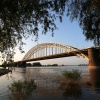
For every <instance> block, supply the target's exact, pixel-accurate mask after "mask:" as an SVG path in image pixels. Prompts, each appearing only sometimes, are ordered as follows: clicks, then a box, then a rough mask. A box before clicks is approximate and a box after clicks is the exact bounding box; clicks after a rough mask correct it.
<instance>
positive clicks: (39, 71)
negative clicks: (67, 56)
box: [0, 66, 100, 100]
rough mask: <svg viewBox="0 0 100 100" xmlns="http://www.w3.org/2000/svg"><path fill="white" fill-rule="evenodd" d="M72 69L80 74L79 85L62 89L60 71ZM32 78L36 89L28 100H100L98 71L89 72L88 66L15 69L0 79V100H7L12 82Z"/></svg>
mask: <svg viewBox="0 0 100 100" xmlns="http://www.w3.org/2000/svg"><path fill="white" fill-rule="evenodd" d="M72 69H78V70H79V71H81V72H82V79H81V85H80V86H79V87H77V88H76V87H73V88H68V87H67V88H62V85H61V84H60V83H61V82H60V80H61V78H62V71H63V70H72ZM33 78H34V79H35V84H36V85H37V88H36V90H35V91H34V92H33V94H32V97H31V98H30V99H29V100H89V99H90V100H100V71H99V70H89V69H88V66H55V67H27V68H15V70H13V71H12V73H9V74H7V75H3V76H1V77H0V100H9V90H8V86H10V84H11V83H12V82H13V81H14V80H30V79H33Z"/></svg>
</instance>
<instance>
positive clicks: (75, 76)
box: [61, 69, 81, 86]
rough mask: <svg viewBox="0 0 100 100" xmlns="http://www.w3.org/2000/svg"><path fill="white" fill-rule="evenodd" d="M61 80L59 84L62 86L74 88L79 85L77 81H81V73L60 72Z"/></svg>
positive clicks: (75, 71) (76, 71)
mask: <svg viewBox="0 0 100 100" xmlns="http://www.w3.org/2000/svg"><path fill="white" fill-rule="evenodd" d="M62 75H63V78H62V79H61V84H62V85H63V86H64V85H69V86H76V85H78V84H79V81H80V79H81V71H79V70H74V69H73V70H72V71H67V70H64V71H63V72H62Z"/></svg>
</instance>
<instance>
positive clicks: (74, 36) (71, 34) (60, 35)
mask: <svg viewBox="0 0 100 100" xmlns="http://www.w3.org/2000/svg"><path fill="white" fill-rule="evenodd" d="M56 25H57V27H58V30H55V31H54V36H53V37H52V34H51V32H48V33H47V34H46V35H43V34H42V32H41V28H40V31H39V40H38V42H35V37H30V38H28V39H27V40H25V39H24V40H23V41H24V42H25V43H26V45H24V46H23V50H24V51H25V53H23V54H21V53H20V51H19V50H18V49H16V54H15V56H14V61H19V60H22V58H23V57H24V56H25V54H26V53H27V52H28V51H29V50H30V49H31V48H32V47H34V46H35V45H37V44H41V43H49V42H56V43H60V44H65V45H70V46H73V47H76V48H78V49H84V48H87V47H91V46H93V42H91V41H86V38H85V36H84V35H83V31H82V29H81V28H80V26H79V24H78V22H77V21H73V22H71V21H70V19H69V18H66V17H64V18H63V22H62V23H60V22H59V21H58V20H57V21H56ZM37 62H40V63H41V64H43V65H47V64H55V63H57V64H59V65H62V64H64V65H78V64H88V61H87V60H85V59H84V58H79V57H64V58H56V59H51V60H42V61H37Z"/></svg>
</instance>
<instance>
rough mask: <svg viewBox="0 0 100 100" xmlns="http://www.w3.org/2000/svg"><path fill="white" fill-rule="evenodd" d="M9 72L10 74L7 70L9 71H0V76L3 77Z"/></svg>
mask: <svg viewBox="0 0 100 100" xmlns="http://www.w3.org/2000/svg"><path fill="white" fill-rule="evenodd" d="M9 72H12V71H11V70H9V69H0V76H2V75H5V74H7V73H9Z"/></svg>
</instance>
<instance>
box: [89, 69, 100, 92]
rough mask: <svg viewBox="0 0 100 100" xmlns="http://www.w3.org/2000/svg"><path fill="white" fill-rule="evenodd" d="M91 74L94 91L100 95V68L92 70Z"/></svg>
mask: <svg viewBox="0 0 100 100" xmlns="http://www.w3.org/2000/svg"><path fill="white" fill-rule="evenodd" d="M89 72H90V81H91V87H92V89H93V90H94V91H96V92H98V93H100V68H98V69H90V70H89Z"/></svg>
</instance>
